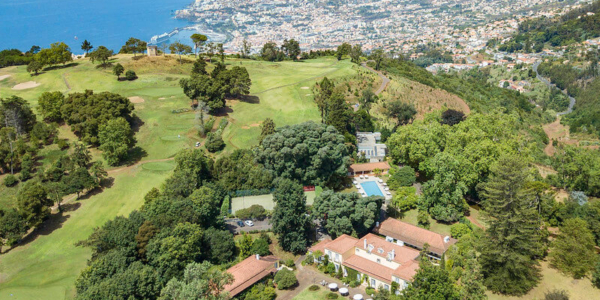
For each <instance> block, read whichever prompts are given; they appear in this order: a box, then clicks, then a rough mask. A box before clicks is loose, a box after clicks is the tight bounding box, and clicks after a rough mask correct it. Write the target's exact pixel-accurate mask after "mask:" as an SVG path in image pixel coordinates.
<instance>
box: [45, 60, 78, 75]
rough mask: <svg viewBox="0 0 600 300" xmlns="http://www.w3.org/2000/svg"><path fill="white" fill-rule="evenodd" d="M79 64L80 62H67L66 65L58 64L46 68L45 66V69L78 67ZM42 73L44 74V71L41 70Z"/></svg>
mask: <svg viewBox="0 0 600 300" xmlns="http://www.w3.org/2000/svg"><path fill="white" fill-rule="evenodd" d="M78 65H79V63H77V62H72V63H68V64H65V65H62V66H61V65H56V66H51V67H46V68H44V71H52V70H60V69H66V68H70V67H76V66H78ZM40 74H42V72H40Z"/></svg>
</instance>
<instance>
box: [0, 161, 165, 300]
mask: <svg viewBox="0 0 600 300" xmlns="http://www.w3.org/2000/svg"><path fill="white" fill-rule="evenodd" d="M170 163H171V164H174V163H173V162H170ZM169 174H170V171H163V172H159V171H155V170H152V171H147V170H145V169H144V168H135V169H132V170H131V171H128V170H126V171H122V172H119V173H117V174H116V175H113V177H114V185H113V186H112V187H111V188H109V189H106V190H104V191H103V192H102V193H100V194H97V195H94V196H92V197H90V198H89V199H84V200H80V201H74V202H71V203H67V204H65V207H66V208H67V209H68V210H70V211H67V212H65V213H64V215H63V216H55V217H53V219H52V220H50V221H51V222H49V223H47V224H46V225H45V227H44V228H43V229H42V232H41V233H40V235H39V236H38V237H37V238H36V239H35V240H33V241H30V242H27V241H25V243H26V244H25V245H20V246H19V247H17V248H14V249H12V250H11V251H10V252H8V253H5V254H2V256H1V258H2V259H0V283H1V284H0V299H15V300H16V299H65V298H67V299H70V298H73V297H74V294H75V293H74V281H75V278H76V277H77V275H78V274H79V271H80V270H81V269H82V268H84V267H85V265H86V261H87V260H88V259H89V258H90V250H89V249H86V248H82V247H76V246H75V245H74V243H76V242H77V241H80V240H83V239H86V238H87V237H88V236H89V235H90V234H91V233H92V230H93V228H95V227H98V226H101V225H102V224H104V223H105V222H106V221H108V220H110V219H112V218H114V217H115V216H117V215H128V214H129V213H130V212H131V211H132V210H134V209H137V208H139V207H140V205H141V204H142V203H143V201H144V200H143V199H144V195H145V194H146V193H147V192H148V191H149V190H150V189H151V188H152V187H154V186H157V185H158V184H159V183H161V182H163V181H164V180H165V179H166V178H167V176H168V175H169ZM10 295H12V297H10Z"/></svg>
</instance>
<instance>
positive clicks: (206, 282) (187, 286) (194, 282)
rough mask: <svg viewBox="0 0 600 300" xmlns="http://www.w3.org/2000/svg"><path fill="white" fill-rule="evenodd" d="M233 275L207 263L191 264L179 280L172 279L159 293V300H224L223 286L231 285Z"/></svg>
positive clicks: (225, 297) (225, 295)
mask: <svg viewBox="0 0 600 300" xmlns="http://www.w3.org/2000/svg"><path fill="white" fill-rule="evenodd" d="M233 280H234V278H233V275H231V274H230V273H227V272H224V271H219V270H218V269H216V268H213V267H212V265H211V264H210V263H208V262H203V263H202V264H199V263H196V262H193V263H190V264H188V265H187V266H186V267H185V272H184V274H183V278H182V279H181V280H179V279H177V278H173V279H171V280H170V281H169V283H167V285H166V286H165V288H164V289H163V290H162V292H161V293H160V299H161V300H196V299H208V300H225V299H227V298H228V293H227V292H226V291H225V286H226V285H228V284H231V283H233Z"/></svg>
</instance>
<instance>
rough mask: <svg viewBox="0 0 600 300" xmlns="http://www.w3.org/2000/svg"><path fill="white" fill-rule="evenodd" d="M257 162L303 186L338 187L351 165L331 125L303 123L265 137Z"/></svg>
mask: <svg viewBox="0 0 600 300" xmlns="http://www.w3.org/2000/svg"><path fill="white" fill-rule="evenodd" d="M256 162H257V163H260V164H262V165H263V166H264V167H265V169H267V170H271V171H272V172H274V174H276V176H280V177H283V178H289V179H294V180H298V181H299V182H301V183H302V184H305V185H320V186H325V185H330V186H336V185H339V184H340V183H341V182H340V180H342V178H345V177H346V174H347V172H348V166H349V163H350V158H349V151H348V148H347V147H346V145H345V144H344V136H342V135H340V134H339V133H338V131H337V130H335V128H333V127H332V126H326V125H323V124H317V123H314V122H305V123H301V124H297V125H293V126H285V127H280V128H278V129H277V130H276V132H275V133H273V134H271V135H269V136H267V137H265V138H264V139H263V141H262V145H261V146H260V147H259V148H258V149H257V151H256Z"/></svg>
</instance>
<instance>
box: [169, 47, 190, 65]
mask: <svg viewBox="0 0 600 300" xmlns="http://www.w3.org/2000/svg"><path fill="white" fill-rule="evenodd" d="M169 50H170V51H171V54H178V55H179V64H182V63H183V62H182V60H181V55H182V54H183V55H185V54H188V53H192V47H190V46H188V45H185V44H182V43H180V42H175V43H173V44H171V45H170V46H169Z"/></svg>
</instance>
